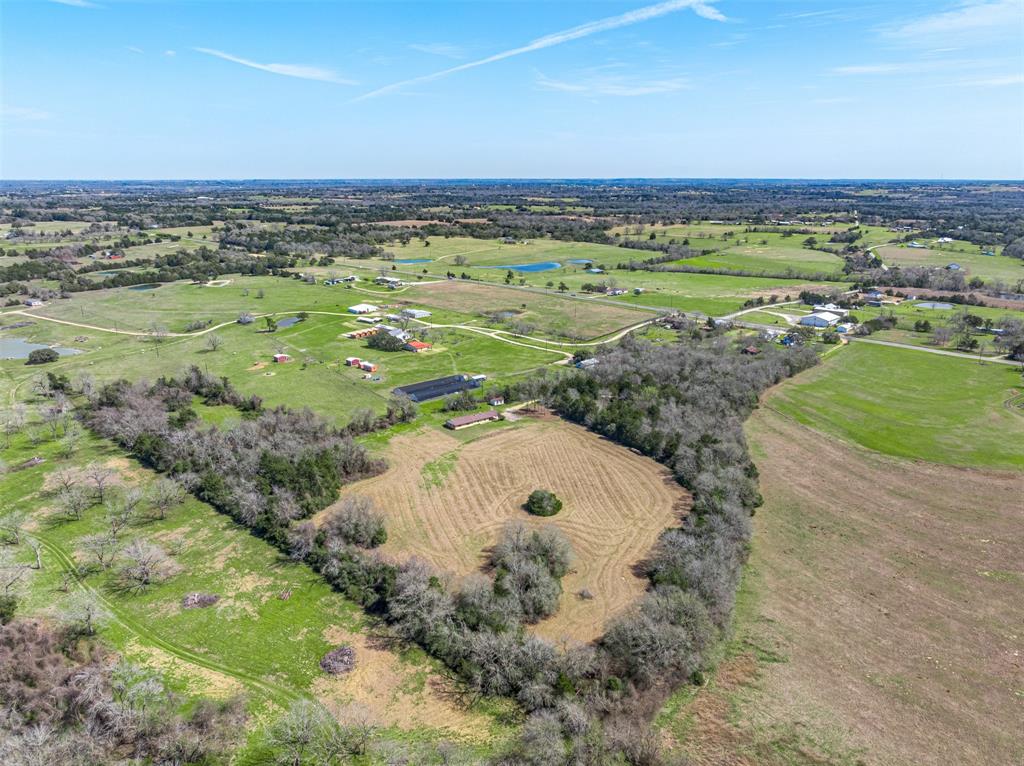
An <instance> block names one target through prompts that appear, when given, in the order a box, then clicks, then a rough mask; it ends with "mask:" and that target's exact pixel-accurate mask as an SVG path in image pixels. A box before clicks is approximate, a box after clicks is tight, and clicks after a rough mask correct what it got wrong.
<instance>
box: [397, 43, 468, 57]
mask: <svg viewBox="0 0 1024 766" xmlns="http://www.w3.org/2000/svg"><path fill="white" fill-rule="evenodd" d="M409 47H410V48H411V49H412V50H414V51H419V52H420V53H429V54H430V55H431V56H443V57H444V58H447V59H461V58H465V56H466V53H465V51H464V50H463V49H462V48H461V47H460V46H458V45H452V44H451V43H414V44H412V45H410V46H409Z"/></svg>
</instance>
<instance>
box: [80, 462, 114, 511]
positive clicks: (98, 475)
mask: <svg viewBox="0 0 1024 766" xmlns="http://www.w3.org/2000/svg"><path fill="white" fill-rule="evenodd" d="M85 477H86V478H87V479H88V480H89V481H91V482H92V483H93V484H94V485H95V486H96V502H98V503H102V502H103V501H104V500H105V499H106V491H107V487H109V486H110V482H111V481H112V480H113V478H114V471H113V470H111V469H110V468H108V467H107V466H105V465H103V464H102V463H98V462H96V461H93V462H92V463H89V465H87V466H86V468H85Z"/></svg>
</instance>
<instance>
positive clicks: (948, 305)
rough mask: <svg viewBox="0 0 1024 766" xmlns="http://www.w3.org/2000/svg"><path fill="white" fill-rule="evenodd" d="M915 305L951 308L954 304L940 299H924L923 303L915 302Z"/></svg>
mask: <svg viewBox="0 0 1024 766" xmlns="http://www.w3.org/2000/svg"><path fill="white" fill-rule="evenodd" d="M914 307H915V308H919V309H951V308H953V304H952V303H941V302H939V301H924V302H923V303H915V304H914Z"/></svg>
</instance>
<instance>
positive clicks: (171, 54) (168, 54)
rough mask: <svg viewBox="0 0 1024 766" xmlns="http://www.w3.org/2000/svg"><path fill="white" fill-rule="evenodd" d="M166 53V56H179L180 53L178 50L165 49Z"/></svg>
mask: <svg viewBox="0 0 1024 766" xmlns="http://www.w3.org/2000/svg"><path fill="white" fill-rule="evenodd" d="M164 55H165V56H177V55H178V52H177V51H170V50H167V51H164Z"/></svg>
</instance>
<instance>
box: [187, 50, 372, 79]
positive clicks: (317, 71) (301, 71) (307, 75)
mask: <svg viewBox="0 0 1024 766" xmlns="http://www.w3.org/2000/svg"><path fill="white" fill-rule="evenodd" d="M195 50H196V51H198V52H199V53H205V54H206V55H207V56H216V57H217V58H219V59H224V60H225V61H231V62H234V63H235V64H241V65H242V66H247V67H250V68H251V69H259V70H260V71H261V72H270V73H271V74H279V75H283V76H285V77H298V78H300V79H302V80H319V81H321V82H332V83H335V84H336V85H355V84H356V81H355V80H348V79H345V78H344V77H340V76H338V75H337V74H336V73H335V72H333V71H332V70H330V69H322V68H321V67H315V66H306V65H304V64H261V63H259V62H257V61H250V60H249V59H244V58H242V57H241V56H233V55H232V54H230V53H225V52H224V51H219V50H216V49H214V48H196V49H195Z"/></svg>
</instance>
